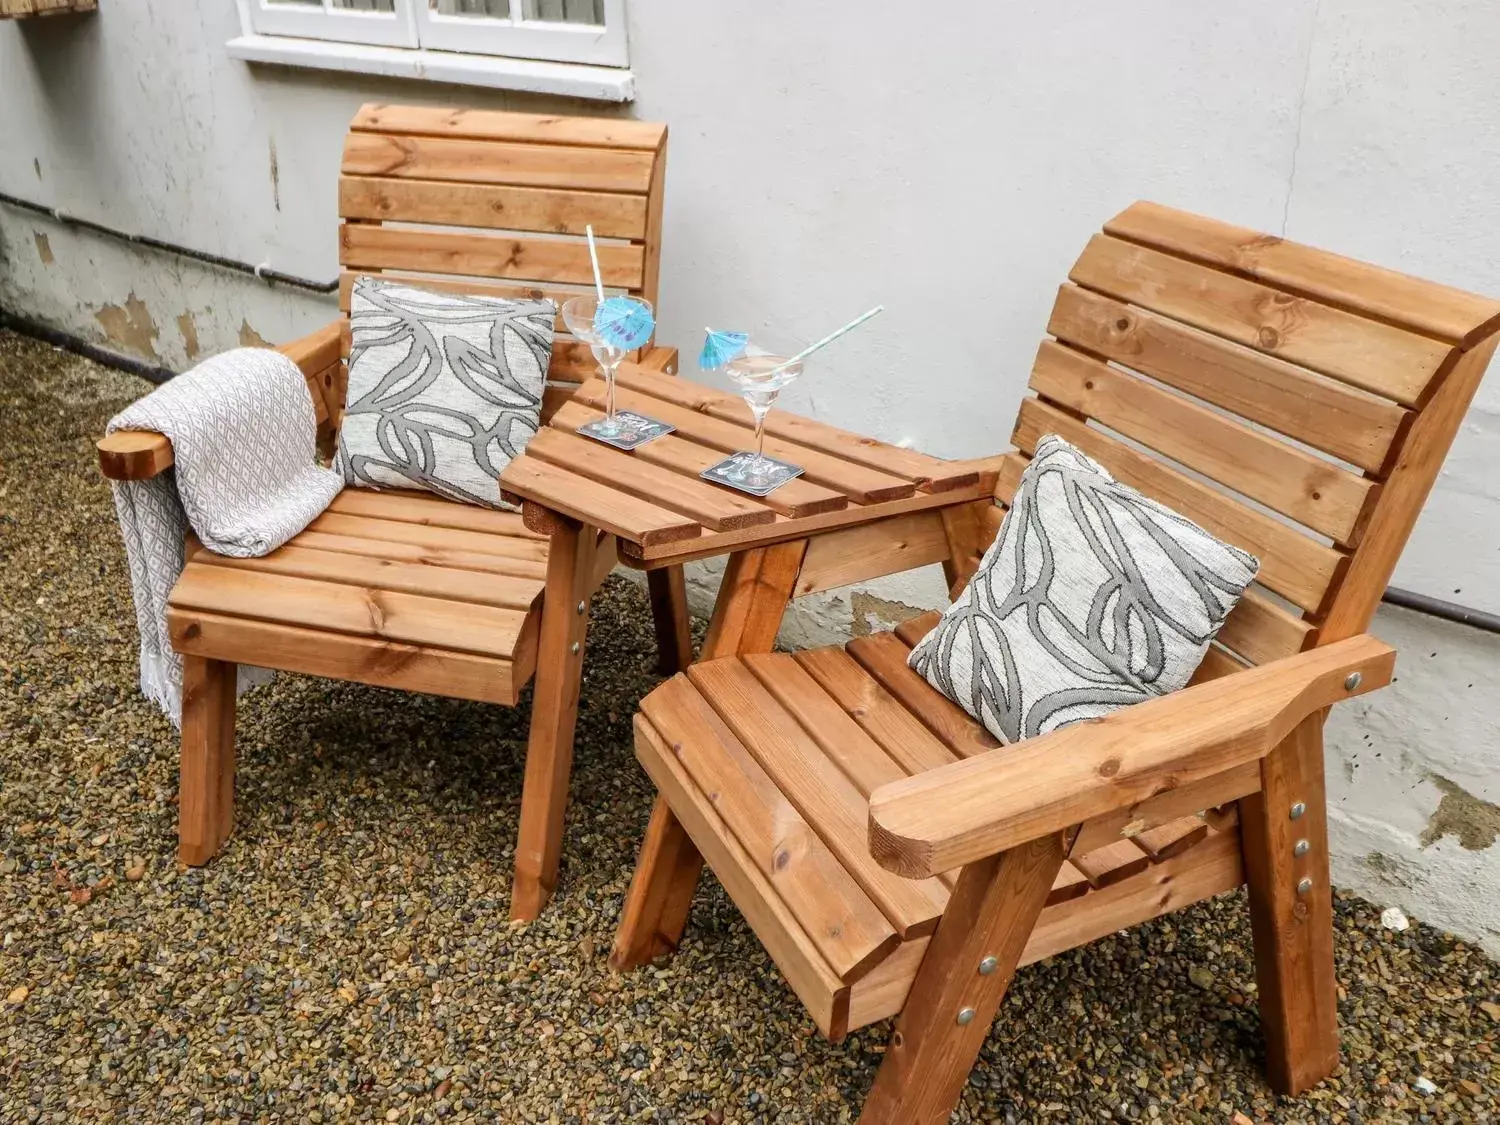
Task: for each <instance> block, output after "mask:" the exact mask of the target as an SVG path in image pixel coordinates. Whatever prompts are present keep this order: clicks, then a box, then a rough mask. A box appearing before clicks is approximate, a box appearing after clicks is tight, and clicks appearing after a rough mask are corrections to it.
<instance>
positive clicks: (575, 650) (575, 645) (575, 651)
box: [573, 641, 578, 656]
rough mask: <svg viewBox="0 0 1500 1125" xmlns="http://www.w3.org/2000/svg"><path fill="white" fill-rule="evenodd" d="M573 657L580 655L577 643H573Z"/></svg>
mask: <svg viewBox="0 0 1500 1125" xmlns="http://www.w3.org/2000/svg"><path fill="white" fill-rule="evenodd" d="M573 655H574V656H577V655H578V642H577V641H574V642H573Z"/></svg>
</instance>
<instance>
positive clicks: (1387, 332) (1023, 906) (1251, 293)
mask: <svg viewBox="0 0 1500 1125" xmlns="http://www.w3.org/2000/svg"><path fill="white" fill-rule="evenodd" d="M1047 327H1048V331H1049V332H1050V333H1051V335H1052V338H1051V339H1048V340H1045V341H1044V342H1043V343H1042V345H1041V349H1040V351H1039V352H1038V354H1037V358H1036V363H1035V366H1034V368H1033V371H1032V377H1031V389H1032V390H1033V391H1034V392H1035V396H1034V397H1030V398H1027V399H1026V400H1025V401H1024V402H1023V403H1022V405H1021V410H1020V416H1019V418H1018V419H1017V422H1016V426H1015V430H1014V435H1013V441H1014V443H1015V445H1016V446H1017V447H1018V448H1017V449H1016V451H1014V452H1011V453H1008V454H1006V455H1004V456H1003V457H1001V458H999V459H998V466H999V478H998V480H999V483H998V486H997V488H996V492H995V502H996V503H995V505H991V504H987V503H982V504H980V505H978V506H975V507H973V508H972V509H971V510H970V511H969V512H968V513H967V515H966V516H964V517H960V518H949V519H948V520H947V521H946V522H945V523H944V524H942V525H941V526H939V525H936V524H935V525H934V526H932V527H930V528H927V529H925V530H923V529H919V528H915V527H911V528H908V529H907V534H906V536H905V538H904V541H903V542H902V543H901V544H895V543H892V544H890V545H889V551H888V553H889V555H890V556H892V559H893V563H892V565H891V566H890V568H889V569H891V570H897V569H905V567H906V566H908V565H916V564H922V563H930V562H933V561H942V562H944V564H945V566H946V567H947V569H948V577H949V580H950V585H951V588H952V591H953V592H954V593H956V592H957V591H958V590H959V589H961V588H962V586H963V584H964V583H965V582H966V581H967V580H968V578H969V576H970V575H971V574H972V572H973V570H974V567H975V565H976V562H977V559H978V556H979V554H980V553H981V552H982V550H983V549H984V547H985V546H987V545H988V543H989V542H990V541H991V540H992V539H993V537H994V534H995V530H996V528H997V526H998V524H999V521H1000V516H1001V508H1003V507H1004V505H1005V503H1006V501H1007V500H1008V499H1009V498H1010V497H1011V496H1012V495H1013V494H1014V490H1015V487H1016V483H1017V478H1018V476H1019V474H1020V472H1021V470H1022V469H1023V468H1024V467H1025V465H1026V462H1027V458H1028V456H1029V455H1030V454H1031V453H1032V452H1033V451H1034V450H1035V448H1036V444H1037V442H1038V440H1039V439H1040V438H1042V437H1043V436H1044V435H1046V434H1049V433H1056V434H1061V435H1062V436H1063V437H1065V438H1067V439H1068V440H1070V441H1072V442H1074V443H1076V444H1077V445H1079V446H1080V447H1082V448H1083V449H1084V450H1086V451H1087V452H1088V453H1089V454H1091V455H1092V456H1094V457H1095V458H1097V459H1099V460H1100V461H1102V462H1103V463H1105V464H1106V465H1107V466H1108V467H1109V468H1110V469H1111V470H1112V471H1113V472H1114V473H1116V474H1117V475H1118V476H1119V477H1120V478H1121V479H1123V480H1124V481H1126V482H1128V483H1130V484H1132V485H1134V486H1136V487H1138V488H1140V489H1142V490H1143V491H1145V492H1146V493H1148V494H1150V495H1153V496H1155V497H1156V498H1158V499H1160V500H1161V501H1163V502H1165V503H1167V504H1169V505H1171V506H1172V507H1174V508H1176V509H1177V510H1179V511H1181V512H1183V513H1185V514H1187V515H1189V516H1191V517H1192V518H1193V519H1195V520H1197V521H1198V522H1200V523H1201V524H1203V525H1204V526H1205V527H1207V528H1209V529H1211V530H1212V531H1214V532H1215V533H1216V534H1218V535H1220V536H1222V537H1224V538H1226V539H1229V540H1232V541H1233V542H1235V543H1238V544H1240V545H1242V546H1244V547H1246V548H1249V549H1250V550H1252V551H1254V552H1255V553H1256V554H1257V555H1259V556H1260V558H1261V559H1262V561H1263V564H1262V569H1261V572H1260V579H1259V586H1258V588H1255V589H1253V590H1252V591H1251V592H1250V593H1248V594H1247V596H1246V597H1245V599H1244V600H1243V602H1242V603H1241V604H1240V605H1239V606H1238V607H1237V608H1236V610H1235V612H1234V613H1233V614H1232V615H1231V617H1230V618H1229V620H1228V621H1227V622H1226V624H1225V626H1224V628H1223V630H1222V632H1221V635H1220V637H1219V643H1218V644H1217V645H1216V646H1215V647H1214V648H1213V650H1212V651H1211V652H1210V654H1209V658H1208V659H1207V660H1206V661H1205V662H1204V664H1203V666H1202V668H1201V670H1200V672H1199V674H1198V676H1197V677H1196V680H1195V686H1190V687H1189V688H1187V689H1185V690H1183V691H1181V692H1178V693H1175V694H1173V695H1170V696H1166V697H1164V698H1161V699H1158V700H1153V701H1151V702H1148V703H1143V704H1140V705H1139V706H1136V707H1133V708H1129V709H1126V710H1123V711H1121V712H1118V713H1117V714H1115V715H1112V716H1110V717H1109V718H1106V719H1104V720H1102V721H1099V722H1095V723H1091V724H1086V725H1081V726H1075V727H1071V728H1067V729H1064V730H1062V731H1059V732H1056V733H1053V734H1049V735H1046V736H1043V737H1040V738H1037V739H1034V740H1030V741H1027V742H1025V743H1022V744H1020V745H1017V746H1013V747H1006V748H996V743H995V741H994V740H993V739H992V738H991V737H990V736H989V735H988V734H987V733H986V732H985V731H984V730H983V729H982V728H981V727H979V726H978V725H976V724H975V723H974V722H973V721H971V720H970V719H969V718H968V716H967V715H965V714H964V713H963V712H962V711H961V710H960V709H959V708H957V707H956V706H954V705H953V704H951V703H950V702H949V701H948V700H946V699H945V698H943V697H942V696H941V695H939V694H938V693H937V692H935V691H934V690H932V689H931V688H930V687H929V686H928V685H927V684H926V682H925V681H923V680H922V679H921V678H920V677H918V676H917V675H916V674H915V673H913V672H911V671H910V670H909V669H908V668H907V666H906V657H907V653H908V651H909V648H910V646H911V644H912V643H913V642H914V641H915V640H917V639H918V638H920V637H921V636H922V635H923V634H924V633H925V632H926V630H928V629H930V628H931V627H932V625H933V623H934V622H935V620H936V618H937V615H936V614H928V615H926V616H925V617H923V618H918V619H917V620H915V621H911V622H908V623H906V624H905V625H903V626H902V627H901V628H899V629H897V630H896V631H895V632H894V633H885V634H879V635H875V636H870V637H865V638H861V639H858V640H854V641H851V642H850V643H849V644H848V645H846V646H844V647H837V646H834V647H830V648H821V649H816V650H813V651H808V652H799V653H797V654H795V655H790V654H780V653H777V654H772V653H767V654H765V655H752V656H734V657H727V658H724V659H718V660H712V661H709V662H707V663H700V664H696V665H694V666H692V667H691V668H689V669H687V671H686V672H685V673H683V674H679V675H677V676H675V677H673V678H672V679H670V680H668V681H667V682H666V683H664V684H662V685H661V686H660V687H658V688H657V689H656V690H654V691H653V692H651V693H650V695H648V696H647V697H646V699H645V700H644V701H643V703H642V705H641V710H640V714H639V715H637V717H636V720H635V724H636V725H635V729H636V753H637V756H638V757H639V758H640V760H641V762H642V763H643V765H644V766H645V768H646V770H647V772H648V773H649V774H650V775H651V777H652V779H653V780H654V781H655V782H656V784H657V787H658V789H659V797H658V800H657V803H656V807H655V809H654V811H653V813H652V817H651V822H650V825H649V827H648V829H647V835H646V839H645V843H644V845H643V847H642V851H641V857H640V862H639V865H638V867H637V870H636V874H635V879H634V882H633V883H632V886H631V890H630V894H629V896H628V898H627V901H626V906H625V911H624V915H623V917H622V921H621V925H620V929H619V932H618V934H617V938H616V943H615V949H614V954H613V958H612V960H613V963H614V964H615V965H616V966H617V967H618V968H628V967H630V966H633V965H636V964H639V963H640V962H642V961H644V960H646V959H648V958H650V957H653V956H657V955H660V954H662V953H665V952H668V951H670V950H671V949H672V948H673V946H675V944H676V943H677V941H678V940H679V939H680V936H681V934H682V930H683V926H684V923H685V919H686V914H687V909H688V903H689V901H690V900H691V898H692V890H693V886H694V883H695V881H696V879H697V875H698V872H699V870H700V868H701V865H702V862H703V860H704V859H705V858H706V859H707V861H708V863H709V864H710V866H712V867H713V869H714V871H715V873H716V874H717V875H718V877H719V880H720V882H721V883H722V884H723V885H724V887H725V889H726V890H727V891H728V893H729V895H730V897H731V898H732V899H733V900H734V901H735V903H736V904H737V905H738V906H739V908H740V910H741V911H742V912H743V914H744V915H745V918H746V919H747V921H748V922H749V923H750V925H751V927H752V928H753V929H754V930H755V932H756V934H757V936H758V937H759V938H760V939H761V941H762V942H763V943H764V944H765V946H766V949H767V950H768V952H769V953H770V955H771V957H772V958H773V959H774V960H775V961H776V963H777V964H778V965H779V966H780V968H781V969H782V971H783V973H784V974H785V976H786V978H787V981H788V982H789V983H790V985H791V987H792V988H793V990H794V991H795V992H796V993H797V995H798V996H799V997H800V998H801V999H802V1001H803V1002H804V1004H806V1006H807V1007H808V1009H809V1011H810V1012H811V1014H812V1016H813V1019H814V1020H815V1022H816V1023H817V1025H818V1027H819V1029H820V1030H821V1031H822V1032H823V1033H824V1034H825V1035H826V1036H828V1037H830V1038H832V1039H838V1038H839V1037H841V1036H843V1035H844V1034H846V1033H847V1032H848V1031H850V1030H851V1029H853V1028H858V1027H861V1026H864V1025H866V1024H870V1023H873V1022H875V1021H877V1020H881V1019H884V1018H886V1017H888V1016H893V1015H897V1016H898V1019H897V1022H896V1027H895V1031H894V1034H893V1035H892V1037H891V1040H890V1047H889V1049H888V1050H887V1052H886V1055H885V1059H884V1061H883V1063H882V1064H881V1067H880V1071H879V1074H878V1076H877V1078H876V1081H875V1086H874V1089H873V1092H872V1093H871V1095H870V1097H869V1099H868V1101H867V1102H866V1104H865V1108H864V1114H863V1116H862V1117H861V1120H862V1121H865V1122H902V1123H912V1122H918V1123H922V1122H939V1121H947V1120H948V1115H949V1112H950V1111H951V1109H952V1108H953V1107H954V1106H955V1105H956V1104H957V1101H958V1098H959V1095H960V1092H961V1090H962V1088H963V1085H964V1082H965V1080H966V1078H967V1075H968V1072H969V1070H970V1068H971V1067H972V1065H973V1063H974V1060H975V1059H976V1057H977V1056H978V1053H979V1049H980V1047H981V1045H982V1043H983V1041H984V1038H985V1036H986V1034H987V1033H988V1031H989V1028H990V1025H991V1022H992V1020H993V1019H994V1017H995V1014H996V1012H997V1010H998V1007H999V1004H1000V1001H1001V999H1002V997H1003V996H1004V993H1005V990H1006V987H1007V985H1008V983H1009V981H1010V980H1011V977H1012V975H1013V974H1014V972H1015V970H1016V967H1017V966H1018V965H1023V964H1026V963H1028V962H1030V961H1034V960H1037V959H1038V958H1042V957H1048V956H1051V955H1052V954H1055V953H1059V952H1062V951H1063V950H1066V949H1070V948H1072V947H1074V946H1077V945H1081V944H1083V943H1085V942H1088V941H1091V940H1093V939H1094V938H1097V937H1100V936H1102V935H1104V934H1108V933H1110V932H1113V931H1116V930H1119V929H1121V928H1122V927H1127V926H1131V925H1134V924H1136V923H1139V922H1142V921H1145V920H1147V919H1149V918H1153V917H1155V916H1157V915H1159V914H1162V913H1164V912H1167V911H1171V910H1176V909H1178V908H1180V907H1182V906H1185V905H1187V904H1189V903H1192V902H1194V901H1197V900H1199V899H1202V898H1204V897H1206V896H1209V895H1214V894H1218V893H1220V892H1222V891H1226V890H1229V889H1231V888H1234V887H1237V886H1239V885H1240V884H1241V883H1242V882H1248V884H1249V898H1250V915H1251V923H1252V927H1253V931H1254V939H1255V954H1256V974H1257V978H1258V981H1259V998H1260V1008H1261V1018H1262V1023H1263V1026H1264V1029H1265V1034H1266V1039H1267V1046H1268V1056H1269V1069H1270V1078H1271V1083H1272V1085H1273V1086H1274V1087H1275V1088H1276V1089H1277V1090H1279V1091H1282V1092H1285V1093H1289V1094H1296V1093H1298V1092H1300V1091H1302V1090H1305V1089H1306V1088H1308V1087H1309V1086H1311V1085H1313V1084H1314V1083H1316V1082H1318V1081H1320V1080H1321V1079H1322V1078H1323V1077H1325V1076H1326V1075H1328V1074H1329V1073H1330V1072H1331V1071H1332V1070H1333V1069H1334V1068H1335V1066H1336V1065H1337V1061H1338V1037H1337V1028H1336V1025H1335V1001H1336V986H1335V983H1334V975H1333V929H1332V907H1331V888H1330V886H1329V875H1328V843H1327V839H1328V829H1327V818H1326V806H1325V799H1324V787H1323V749H1322V729H1323V720H1324V717H1325V715H1326V713H1327V708H1328V706H1329V705H1330V704H1332V703H1334V702H1336V701H1338V700H1341V699H1346V698H1349V697H1351V696H1354V695H1359V694H1362V693H1364V692H1367V691H1370V690H1371V689H1373V688H1376V687H1380V686H1382V685H1384V684H1385V683H1386V682H1387V681H1388V680H1389V678H1390V676H1391V669H1392V665H1393V661H1394V654H1393V653H1392V651H1391V650H1390V649H1389V648H1387V647H1386V646H1385V645H1383V644H1381V643H1380V642H1379V641H1377V640H1375V639H1373V638H1371V637H1369V636H1366V635H1364V630H1365V628H1366V627H1367V626H1368V624H1369V622H1370V618H1371V615H1372V614H1373V613H1374V611H1375V608H1376V606H1377V604H1378V603H1379V601H1380V598H1381V594H1382V592H1383V591H1384V589H1385V586H1386V582H1387V580H1388V579H1389V577H1390V574H1391V571H1392V569H1393V568H1394V566H1395V564H1396V559H1397V556H1398V555H1399V554H1400V552H1401V549H1402V546H1403V545H1404V544H1405V542H1406V539H1407V536H1408V535H1409V534H1410V532H1411V529H1412V526H1413V524H1414V523H1415V522H1416V519H1417V515H1418V513H1419V511H1420V510H1421V507H1422V504H1423V501H1424V499H1425V498H1426V495H1427V492H1428V490H1429V489H1430V488H1431V486H1432V482H1433V480H1434V478H1435V477H1436V476H1437V473H1438V469H1439V467H1440V466H1441V464H1442V462H1443V458H1444V457H1445V455H1446V454H1447V451H1448V447H1449V445H1450V444H1451V442H1452V440H1453V437H1454V434H1455V432H1456V431H1457V429H1458V426H1459V423H1460V421H1461V419H1462V418H1463V416H1464V412H1465V410H1466V409H1467V406H1468V403H1469V401H1470V399H1471V397H1472V396H1473V394H1474V391H1475V388H1476V387H1477V385H1478V383H1479V380H1480V377H1481V375H1482V373H1483V371H1484V369H1485V367H1486V365H1487V364H1488V362H1489V360H1490V356H1491V354H1492V353H1493V351H1494V349H1495V345H1496V339H1497V337H1496V331H1497V328H1500V302H1495V301H1490V300H1486V299H1484V298H1480V297H1476V296H1472V295H1470V294H1467V293H1462V292H1458V291H1456V290H1453V289H1448V288H1445V287H1442V286H1438V285H1433V284H1430V283H1427V282H1424V281H1418V280H1415V279H1413V278H1409V277H1405V276H1402V275H1400V274H1396V273H1393V272H1390V271H1388V270H1383V269H1378V268H1376V267H1373V266H1368V265H1364V264H1361V263H1359V262H1354V261H1351V260H1349V259H1346V258H1341V257H1337V256H1335V255H1332V254H1327V253H1324V252H1321V251H1318V250H1313V249H1310V248H1308V247H1305V246H1299V245H1296V244H1294V243H1291V242H1285V241H1283V240H1281V239H1278V238H1272V237H1267V236H1262V235H1258V234H1255V233H1254V232H1252V231H1248V230H1243V229H1240V228H1236V227H1231V226H1227V225H1224V224H1222V223H1218V222H1213V221H1211V220H1208V219H1202V218H1197V217H1195V216H1192V215H1188V214H1183V213H1181V212H1177V211H1172V210H1169V209H1167V208H1164V207H1160V206H1157V205H1154V204H1149V203H1138V204H1136V205H1135V206H1132V207H1130V208H1129V209H1128V210H1126V211H1125V212H1123V213H1122V214H1120V215H1119V216H1117V217H1116V218H1114V219H1113V220H1111V221H1110V222H1109V223H1108V224H1106V226H1105V228H1104V232H1103V233H1102V234H1099V235H1096V236H1095V237H1094V238H1093V239H1092V240H1091V241H1090V242H1089V244H1088V246H1087V248H1086V249H1085V250H1084V252H1083V255H1082V256H1081V257H1080V258H1079V259H1078V261H1077V263H1076V264H1075V265H1074V267H1073V270H1072V272H1071V274H1070V275H1069V283H1068V284H1065V285H1064V286H1062V288H1061V290H1060V291H1059V293H1058V297H1057V303H1056V304H1055V305H1054V307H1053V311H1052V317H1051V320H1050V322H1049V323H1048V326H1047ZM1127 439H1128V440H1127ZM996 505H998V507H997V506H996ZM932 519H933V520H936V519H937V517H936V516H934V517H932ZM816 547H817V541H816V540H814V541H813V545H812V546H811V547H810V548H809V551H808V553H809V555H811V554H812V552H813V550H815V549H816ZM898 547H899V548H900V549H899V550H898V549H897V548H898ZM867 570H868V572H869V573H874V571H873V569H872V568H867ZM793 581H794V580H793ZM779 611H780V603H778V605H777V612H778V613H779ZM772 625H773V627H772V631H773V632H774V623H772Z"/></svg>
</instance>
